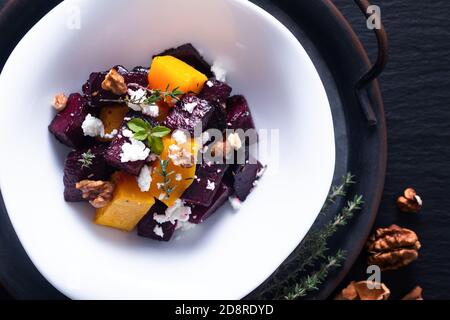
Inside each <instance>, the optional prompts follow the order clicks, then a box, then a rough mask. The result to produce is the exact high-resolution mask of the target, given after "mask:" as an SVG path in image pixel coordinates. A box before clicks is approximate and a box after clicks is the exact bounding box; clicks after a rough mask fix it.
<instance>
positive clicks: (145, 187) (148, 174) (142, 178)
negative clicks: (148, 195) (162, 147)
mask: <svg viewBox="0 0 450 320" xmlns="http://www.w3.org/2000/svg"><path fill="white" fill-rule="evenodd" d="M136 179H137V183H138V186H139V189H141V191H142V192H147V191H149V190H150V186H151V184H152V170H151V169H150V167H149V166H147V165H144V166H143V167H142V169H141V172H140V173H139V176H138V177H137V178H136Z"/></svg>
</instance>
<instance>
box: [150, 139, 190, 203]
mask: <svg viewBox="0 0 450 320" xmlns="http://www.w3.org/2000/svg"><path fill="white" fill-rule="evenodd" d="M163 143H164V151H163V152H162V153H161V156H160V158H161V159H160V160H169V164H168V166H167V172H168V173H171V174H170V175H169V177H168V178H169V179H170V183H168V185H167V186H168V187H175V189H173V191H172V192H171V193H170V196H169V197H165V196H164V191H163V190H162V188H161V186H162V185H163V184H164V177H163V176H162V175H161V161H159V160H158V161H155V164H154V165H153V170H152V185H151V187H150V193H151V194H152V195H154V196H155V198H157V199H159V200H161V201H162V202H164V203H165V204H166V205H167V206H168V207H171V206H172V205H173V204H174V203H175V201H176V200H177V199H179V198H180V197H181V195H182V194H183V193H184V191H185V190H186V189H187V188H189V186H190V185H191V184H192V182H193V180H194V176H195V171H196V164H195V161H196V159H197V153H198V144H197V143H196V141H195V139H191V140H190V139H188V140H187V142H186V143H185V144H183V145H181V146H179V147H181V148H184V149H185V150H187V151H188V152H190V153H191V154H192V155H193V156H194V159H193V160H194V163H193V165H192V167H190V168H183V167H181V166H177V165H175V164H174V162H173V161H172V160H171V159H170V158H169V148H170V146H171V145H176V141H175V140H173V139H172V138H171V137H170V136H166V137H164V138H163Z"/></svg>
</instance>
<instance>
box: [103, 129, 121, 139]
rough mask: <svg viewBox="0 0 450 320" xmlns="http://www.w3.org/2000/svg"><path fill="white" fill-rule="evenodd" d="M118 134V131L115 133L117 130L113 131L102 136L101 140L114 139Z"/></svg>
mask: <svg viewBox="0 0 450 320" xmlns="http://www.w3.org/2000/svg"><path fill="white" fill-rule="evenodd" d="M118 132H119V131H117V129H114V130H113V131H111V132H110V133H107V134H105V135H103V138H105V139H112V138H114V137H115V136H116V135H117V133H118Z"/></svg>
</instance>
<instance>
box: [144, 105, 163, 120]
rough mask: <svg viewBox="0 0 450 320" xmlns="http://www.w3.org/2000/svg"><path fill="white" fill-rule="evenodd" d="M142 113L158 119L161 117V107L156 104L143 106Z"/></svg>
mask: <svg viewBox="0 0 450 320" xmlns="http://www.w3.org/2000/svg"><path fill="white" fill-rule="evenodd" d="M142 113H143V114H145V115H147V116H150V117H153V118H156V117H158V116H159V107H158V106H157V105H156V104H150V105H148V106H143V107H142Z"/></svg>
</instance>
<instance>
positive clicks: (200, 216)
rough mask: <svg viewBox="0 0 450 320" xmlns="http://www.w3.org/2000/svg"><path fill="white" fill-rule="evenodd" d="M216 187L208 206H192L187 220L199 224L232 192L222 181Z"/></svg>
mask: <svg viewBox="0 0 450 320" xmlns="http://www.w3.org/2000/svg"><path fill="white" fill-rule="evenodd" d="M217 189H218V190H217V193H216V195H215V196H214V199H213V200H212V204H211V205H210V206H209V207H204V206H199V205H193V206H192V214H191V215H190V216H189V222H192V223H196V224H199V223H202V222H203V221H205V220H206V219H207V218H208V217H210V216H211V215H212V214H213V213H214V212H216V211H217V209H219V208H220V207H221V206H222V205H223V204H224V202H225V201H226V200H227V199H228V197H229V196H230V195H231V193H232V190H231V188H230V187H229V186H227V185H226V184H224V183H221V184H220V186H219V187H218V188H217Z"/></svg>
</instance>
